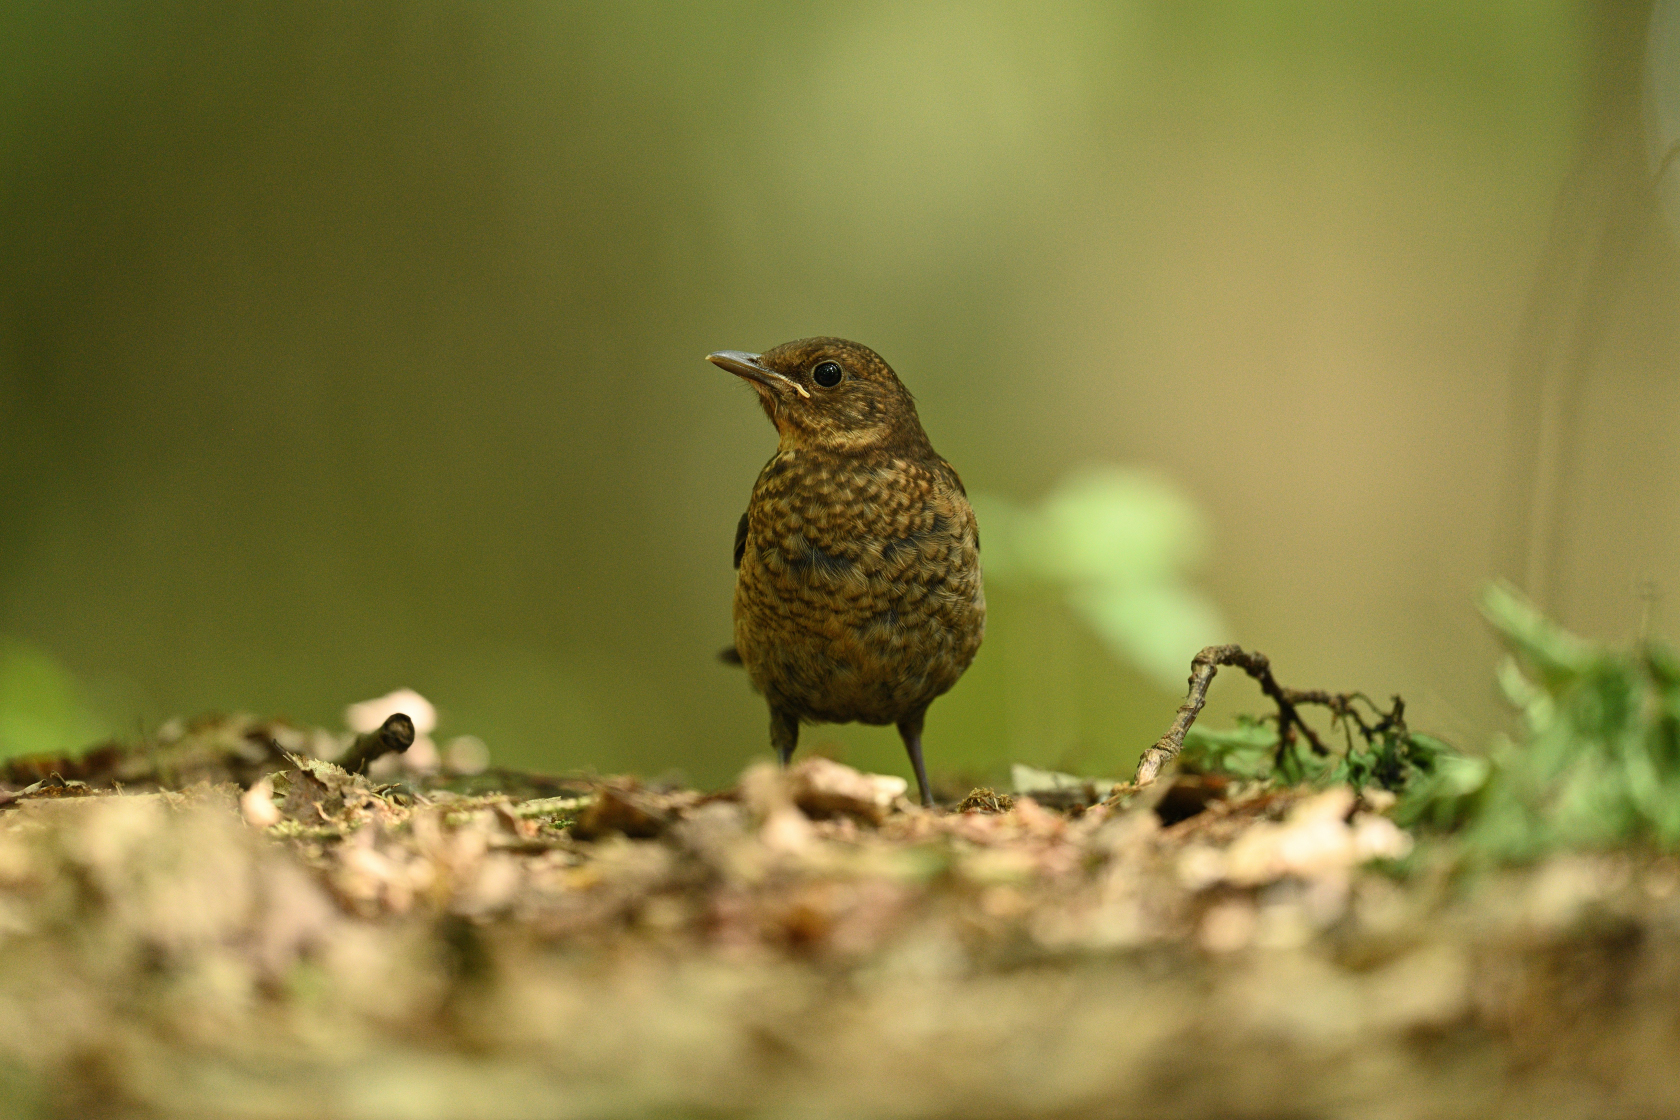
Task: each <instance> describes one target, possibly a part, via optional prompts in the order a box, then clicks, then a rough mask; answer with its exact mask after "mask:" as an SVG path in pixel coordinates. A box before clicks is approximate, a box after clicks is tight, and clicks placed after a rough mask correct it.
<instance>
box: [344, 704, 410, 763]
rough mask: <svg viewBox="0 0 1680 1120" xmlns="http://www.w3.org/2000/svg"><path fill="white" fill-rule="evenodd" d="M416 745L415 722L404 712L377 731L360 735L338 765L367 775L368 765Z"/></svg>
mask: <svg viewBox="0 0 1680 1120" xmlns="http://www.w3.org/2000/svg"><path fill="white" fill-rule="evenodd" d="M413 745H414V721H413V720H411V719H409V718H408V716H406V715H404V714H403V713H402V712H398V713H397V714H396V715H394V716H392V717H391V718H390V719H387V720H386V721H385V722H384V723H382V724H380V725H379V729H378V730H376V731H370V732H369V733H368V734H366V735H358V736H357V737H356V741H355V742H354V743H352V744H351V745H350V749H349V750H347V751H345V752H344V757H343V758H341V759H339V760H338V764H339V765H340V766H342V767H343V768H344V769H345V771H347V772H348V773H351V774H365V773H366V772H367V768H368V763H370V762H372V761H373V760H374V759H376V758H379V757H380V756H382V755H387V754H390V753H391V752H393V751H395V752H396V753H398V754H401V753H403V752H404V751H406V750H408V748H409V747H411V746H413Z"/></svg>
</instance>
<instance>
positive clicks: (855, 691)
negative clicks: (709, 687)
mask: <svg viewBox="0 0 1680 1120" xmlns="http://www.w3.org/2000/svg"><path fill="white" fill-rule="evenodd" d="M706 360H707V361H709V362H711V363H712V364H713V365H716V366H719V367H720V368H722V369H725V370H727V371H729V372H730V373H733V374H735V375H736V376H738V377H740V378H741V379H742V380H744V381H745V382H746V383H747V384H748V385H750V386H751V387H752V388H753V390H754V391H755V392H756V393H757V395H758V401H759V404H760V405H762V406H763V408H764V412H765V414H766V415H768V416H769V417H770V421H771V423H773V424H774V425H775V426H776V432H777V437H778V438H777V443H776V453H775V454H774V455H772V456H771V457H770V461H769V462H767V463H766V464H765V465H764V469H763V470H762V471H760V472H759V475H758V481H757V482H756V483H755V484H754V485H753V489H752V497H751V499H750V500H749V501H748V503H747V510H746V512H745V513H743V514H742V515H741V519H740V521H739V523H738V524H737V525H736V529H735V573H736V574H735V599H734V608H733V613H734V626H735V641H734V644H733V645H732V646H731V647H730V648H728V649H726V650H724V651H723V657H724V660H726V661H729V662H733V663H737V664H740V665H742V666H743V667H745V669H746V671H747V677H748V679H749V680H750V681H751V682H752V685H753V687H754V688H755V689H757V691H759V692H760V693H762V694H763V695H764V698H765V700H766V702H767V703H768V705H769V708H770V742H771V746H772V747H774V748H775V751H776V753H777V755H778V757H779V758H780V759H781V762H782V765H783V766H786V765H787V764H788V762H789V760H790V759H791V758H792V756H793V752H794V749H795V748H796V747H797V746H798V745H799V728H800V725H801V724H811V723H853V722H857V723H867V724H875V725H886V724H894V725H896V726H897V728H898V733H899V735H900V737H901V738H902V739H903V740H904V749H905V751H906V753H908V754H909V756H910V765H911V767H912V768H913V769H914V770H915V773H916V784H917V787H918V791H919V792H920V794H921V803H922V804H923V805H924V806H928V807H931V806H932V805H933V797H932V795H931V793H930V791H929V788H928V780H927V769H926V766H925V765H924V763H923V759H922V726H923V721H924V719H925V717H926V715H927V710H928V705H930V704H931V703H933V701H934V700H935V699H936V698H938V697H939V696H941V695H943V694H944V693H946V692H947V691H949V690H950V688H951V686H952V685H954V684H956V683H957V679H958V678H959V677H961V676H962V675H963V672H964V671H965V670H966V669H967V668H968V666H969V664H970V663H971V662H972V661H973V660H974V655H975V654H976V653H977V652H978V651H979V649H980V643H981V640H982V639H983V638H984V637H985V633H986V596H985V589H984V586H983V583H982V579H981V569H980V531H979V527H978V526H977V525H976V523H975V520H974V509H973V507H972V506H971V505H970V504H969V501H968V492H967V491H966V490H965V489H964V488H963V484H962V479H961V478H959V477H958V475H957V472H956V471H955V470H954V469H953V468H952V467H951V464H950V463H948V462H946V461H945V460H944V459H943V458H941V457H940V456H939V454H938V453H937V452H935V451H934V449H933V445H932V444H931V443H929V442H928V437H927V433H926V432H924V431H923V430H922V423H921V420H920V418H919V417H918V416H917V414H916V402H915V399H914V398H913V397H912V396H911V395H910V391H909V390H908V389H906V388H905V387H904V384H903V382H901V381H900V380H899V379H898V375H897V374H896V373H894V372H893V370H892V367H891V366H889V365H888V364H887V363H886V362H885V361H884V360H883V359H882V358H881V356H880V355H879V354H877V353H875V351H873V350H871V349H870V348H869V347H867V346H864V345H862V344H861V343H857V342H848V341H846V340H845V339H841V338H826V337H824V338H802V339H797V340H795V341H793V342H786V343H783V344H782V345H780V346H777V347H775V348H774V349H771V350H766V351H765V352H763V353H762V354H752V353H747V352H745V351H741V350H720V351H717V352H716V353H713V354H708V355H707V356H706Z"/></svg>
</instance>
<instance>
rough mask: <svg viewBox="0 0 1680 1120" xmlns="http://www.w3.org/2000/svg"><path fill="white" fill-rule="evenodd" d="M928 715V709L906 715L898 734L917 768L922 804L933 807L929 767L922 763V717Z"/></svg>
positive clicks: (917, 781)
mask: <svg viewBox="0 0 1680 1120" xmlns="http://www.w3.org/2000/svg"><path fill="white" fill-rule="evenodd" d="M926 715H927V709H926V708H923V709H922V710H921V711H919V712H916V713H914V714H912V715H908V716H905V717H904V718H903V719H901V720H899V721H898V734H899V737H900V738H902V739H903V740H904V749H905V750H906V751H908V752H909V754H910V765H911V766H913V767H915V770H916V786H917V788H918V789H920V790H921V793H922V805H923V807H925V808H928V809H931V808H933V795H932V794H931V793H929V792H928V780H927V768H926V767H924V766H923V765H922V718H923V717H924V716H926Z"/></svg>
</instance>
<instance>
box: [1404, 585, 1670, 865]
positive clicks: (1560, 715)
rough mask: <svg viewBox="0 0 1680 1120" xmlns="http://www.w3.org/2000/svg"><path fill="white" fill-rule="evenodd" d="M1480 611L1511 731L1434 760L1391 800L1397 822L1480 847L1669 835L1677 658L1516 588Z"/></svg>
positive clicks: (1490, 851)
mask: <svg viewBox="0 0 1680 1120" xmlns="http://www.w3.org/2000/svg"><path fill="white" fill-rule="evenodd" d="M1482 613H1483V614H1484V615H1485V616H1486V618H1487V620H1488V622H1489V623H1490V624H1491V625H1492V626H1493V628H1494V630H1495V631H1497V632H1498V634H1499V636H1500V637H1501V638H1502V639H1503V640H1504V642H1505V644H1506V646H1507V648H1508V649H1509V650H1510V657H1509V658H1508V659H1507V660H1506V661H1505V663H1504V664H1503V665H1502V666H1501V668H1500V671H1499V683H1500V686H1501V688H1502V689H1503V691H1504V693H1505V697H1506V699H1507V700H1508V701H1509V702H1510V703H1511V704H1512V706H1513V707H1515V708H1516V709H1517V711H1518V712H1519V713H1520V714H1521V719H1522V734H1521V739H1520V741H1519V740H1516V739H1513V738H1511V737H1509V736H1501V737H1499V738H1498V739H1496V740H1495V741H1494V743H1493V746H1492V748H1491V749H1490V750H1489V751H1488V753H1487V754H1486V755H1485V756H1483V757H1476V758H1455V759H1451V760H1447V761H1444V763H1443V765H1442V766H1441V767H1439V769H1438V770H1437V772H1436V773H1435V774H1433V775H1432V776H1431V777H1430V778H1429V779H1428V780H1427V781H1425V782H1421V783H1419V784H1418V786H1417V787H1416V789H1415V790H1413V791H1412V792H1411V794H1410V795H1409V796H1407V797H1406V798H1404V799H1403V800H1402V802H1401V805H1400V808H1399V813H1400V820H1401V821H1402V823H1406V824H1413V823H1422V824H1431V825H1435V826H1438V827H1445V828H1456V829H1459V830H1460V831H1461V832H1462V835H1463V837H1464V839H1465V841H1466V842H1467V843H1468V844H1469V846H1470V847H1471V849H1472V850H1473V851H1475V852H1477V853H1479V854H1481V855H1483V856H1486V857H1488V858H1491V859H1495V860H1501V861H1507V860H1524V859H1532V858H1536V857H1538V856H1541V855H1544V854H1545V853H1547V852H1549V851H1552V850H1555V849H1559V848H1605V847H1610V846H1613V845H1617V844H1625V843H1638V842H1646V843H1654V844H1656V845H1657V846H1659V847H1662V848H1670V849H1672V848H1674V847H1676V846H1677V844H1680V660H1677V659H1676V657H1675V654H1674V651H1673V650H1672V649H1670V648H1669V647H1668V646H1667V645H1664V644H1662V643H1659V642H1656V641H1653V640H1645V641H1643V642H1641V643H1640V644H1639V645H1638V646H1637V647H1636V648H1634V649H1633V650H1626V651H1625V650H1616V649H1611V648H1607V647H1605V646H1602V645H1599V644H1597V643H1594V642H1589V641H1585V640H1583V639H1581V638H1579V637H1576V636H1575V635H1573V634H1571V633H1569V632H1567V631H1565V630H1564V629H1562V628H1561V627H1559V626H1557V625H1556V624H1554V623H1552V622H1551V621H1549V620H1548V619H1546V618H1545V617H1544V616H1543V615H1542V614H1541V613H1540V612H1539V610H1537V609H1536V608H1535V607H1534V606H1533V605H1532V604H1531V603H1529V602H1528V601H1527V600H1526V599H1524V598H1523V597H1522V596H1521V595H1519V594H1518V593H1517V592H1516V591H1514V590H1512V589H1511V588H1509V587H1506V586H1503V585H1496V586H1494V587H1491V588H1490V589H1489V590H1488V591H1487V593H1486V594H1485V596H1484V597H1483V600H1482Z"/></svg>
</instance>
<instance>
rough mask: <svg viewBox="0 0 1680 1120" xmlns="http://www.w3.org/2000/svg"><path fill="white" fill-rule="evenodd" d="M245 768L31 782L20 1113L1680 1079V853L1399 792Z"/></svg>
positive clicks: (948, 1107)
mask: <svg viewBox="0 0 1680 1120" xmlns="http://www.w3.org/2000/svg"><path fill="white" fill-rule="evenodd" d="M242 726H248V725H242ZM210 734H211V737H220V741H226V734H225V733H224V732H211V733H210ZM235 738H236V739H237V740H242V741H245V742H250V741H251V740H249V738H248V736H247V735H246V733H245V731H240V732H239V733H238V734H237V735H236V736H235ZM305 742H306V740H305ZM292 745H293V746H299V743H298V741H297V740H293V742H292ZM263 749H264V750H265V751H266V750H267V748H266V747H265V748H263ZM241 750H242V748H241ZM205 757H206V756H205V755H203V754H200V755H199V758H200V763H199V764H198V765H197V766H196V767H193V768H183V769H190V770H191V772H194V773H208V772H213V771H214V768H213V767H210V766H208V765H207V764H205V763H204V762H203V759H204V758H205ZM266 757H267V756H266V755H265V758H266ZM110 765H112V766H121V765H123V764H122V763H120V761H116V762H113V763H111V764H110ZM253 769H254V770H257V771H260V773H256V774H255V775H254V776H252V777H251V778H250V780H249V781H246V782H243V783H241V782H238V781H236V780H233V779H232V778H230V777H229V774H228V773H227V772H226V771H224V773H223V774H222V775H221V776H220V777H218V778H217V779H216V780H214V781H208V780H207V781H198V782H195V783H192V784H189V785H188V786H186V787H184V788H182V789H180V790H170V789H159V790H152V791H135V790H133V789H130V790H128V791H127V792H124V793H121V794H118V793H116V792H114V791H111V790H97V789H95V788H94V786H93V784H92V783H88V784H86V785H85V786H82V787H79V788H80V789H81V792H82V795H81V796H67V794H68V793H69V791H71V790H72V789H73V788H78V787H75V786H73V784H72V783H74V782H87V779H69V778H66V777H62V776H61V778H60V779H59V780H58V784H56V785H51V786H49V785H42V786H41V787H40V788H39V789H34V786H33V783H31V784H30V785H29V786H28V787H27V788H20V789H18V790H15V791H13V793H12V794H11V797H12V800H11V801H10V802H9V808H7V810H6V811H5V812H3V813H0V1084H3V1085H6V1086H8V1087H11V1086H14V1085H15V1086H19V1087H20V1088H19V1089H18V1091H17V1092H16V1093H15V1094H13V1095H11V1096H9V1097H8V1099H16V1100H30V1101H35V1102H37V1106H31V1107H32V1108H33V1109H34V1111H17V1110H15V1109H14V1110H13V1111H12V1112H9V1113H8V1112H7V1108H8V1107H9V1106H7V1105H4V1104H0V1114H8V1115H9V1114H15V1115H40V1116H55V1117H56V1116H75V1115H86V1114H98V1115H106V1116H134V1117H154V1116H155V1117H164V1116H180V1115H190V1116H201V1117H221V1116H228V1117H232V1116H275V1117H289V1116H305V1115H331V1116H369V1117H372V1116H380V1117H386V1116H391V1117H404V1116H428V1117H455V1116H459V1117H501V1116H508V1117H515V1116H530V1115H543V1116H555V1117H600V1116H626V1117H629V1116H642V1115H649V1114H662V1115H702V1114H703V1115H713V1116H722V1115H752V1116H783V1115H786V1116H793V1115H799V1116H823V1115H842V1114H843V1115H851V1116H859V1117H868V1116H895V1117H903V1116H951V1115H965V1114H983V1115H1009V1116H1046V1117H1048V1116H1067V1115H1075V1114H1078V1115H1086V1114H1092V1115H1113V1116H1121V1115H1139V1114H1150V1115H1165V1116H1184V1117H1190V1116H1202V1115H1291V1116H1327V1117H1328V1116H1345V1115H1358V1114H1365V1113H1367V1112H1369V1111H1372V1110H1373V1109H1376V1110H1378V1111H1383V1110H1386V1112H1393V1113H1396V1114H1424V1115H1434V1116H1447V1117H1455V1116H1465V1117H1469V1116H1478V1117H1480V1116H1508V1115H1509V1116H1516V1115H1519V1114H1533V1115H1538V1116H1548V1115H1579V1116H1588V1115H1595V1114H1596V1115H1602V1114H1609V1113H1616V1114H1641V1115H1664V1114H1674V1113H1675V1112H1676V1111H1680V1088H1677V1087H1676V1086H1674V1085H1673V1084H1671V1082H1672V1080H1673V1079H1672V1078H1671V1077H1670V1076H1669V1074H1668V1073H1667V1070H1668V1068H1669V1067H1668V1063H1667V1060H1666V1057H1665V1056H1666V1055H1671V1054H1672V1052H1673V1048H1674V1046H1675V1045H1676V1043H1677V1041H1680V1039H1677V1038H1676V1035H1677V1028H1676V1025H1675V1020H1674V1016H1673V1013H1672V1008H1673V1006H1674V1004H1675V1001H1676V997H1677V996H1680V979H1677V978H1680V937H1676V936H1675V933H1676V932H1677V931H1680V863H1676V861H1675V860H1673V859H1672V858H1668V857H1660V856H1655V855H1639V854H1632V853H1607V854H1603V855H1598V856H1580V855H1576V856H1568V857H1557V858H1555V859H1552V860H1549V861H1546V862H1544V863H1541V864H1538V865H1536V866H1535V867H1532V868H1529V869H1524V870H1506V871H1498V872H1489V873H1487V874H1486V877H1485V878H1484V879H1482V880H1480V881H1479V886H1477V888H1476V890H1475V892H1474V896H1472V895H1471V893H1470V892H1469V891H1467V890H1466V887H1465V884H1464V883H1463V882H1462V881H1461V880H1460V879H1459V878H1457V877H1456V875H1455V873H1454V872H1453V870H1452V868H1451V867H1449V866H1446V865H1444V864H1443V863H1442V862H1441V861H1440V860H1438V859H1437V858H1435V857H1434V856H1432V854H1431V851H1430V849H1429V848H1428V847H1427V846H1422V847H1417V848H1415V849H1414V847H1413V839H1412V837H1411V836H1410V835H1409V834H1408V833H1407V832H1405V831H1404V830H1402V829H1401V828H1399V827H1398V826H1397V825H1395V824H1394V823H1393V821H1392V820H1391V819H1390V818H1389V817H1388V816H1387V815H1386V811H1387V809H1389V808H1391V807H1392V805H1393V799H1392V798H1385V797H1383V796H1382V795H1381V793H1380V791H1367V793H1366V794H1364V795H1356V794H1355V793H1354V792H1353V791H1352V790H1351V789H1350V788H1348V787H1346V786H1339V785H1332V786H1329V787H1328V788H1324V789H1317V788H1310V787H1297V788H1277V787H1270V786H1259V785H1253V784H1249V785H1244V784H1242V783H1224V784H1222V785H1221V784H1217V783H1208V782H1206V781H1203V780H1202V779H1201V777H1198V776H1194V775H1180V776H1177V777H1174V778H1172V779H1171V781H1170V782H1169V781H1168V780H1165V779H1163V780H1162V781H1159V782H1157V783H1155V784H1154V785H1153V786H1151V787H1148V788H1145V789H1141V790H1140V789H1137V788H1135V787H1117V788H1116V792H1115V794H1114V795H1113V796H1111V797H1110V798H1109V800H1108V801H1106V802H1103V803H1091V804H1075V805H1070V806H1069V807H1067V808H1066V809H1065V810H1062V809H1057V808H1056V807H1054V802H1055V800H1056V798H1055V795H1054V793H1053V790H1052V787H1051V785H1050V784H1048V783H1047V784H1046V786H1045V787H1044V788H1045V789H1046V797H1045V800H1047V801H1051V802H1052V804H1051V805H1047V804H1045V801H1041V800H1040V799H1039V798H1038V797H1037V796H1031V795H1025V794H1018V795H1016V796H1014V797H1009V796H1008V795H999V794H996V793H994V792H993V791H990V790H976V791H975V792H974V793H973V794H971V795H970V796H969V798H967V799H965V801H964V802H963V804H962V805H961V806H959V809H960V811H957V812H940V811H928V810H924V809H922V808H920V807H919V806H916V805H913V804H911V803H909V802H908V801H907V800H906V799H905V798H904V796H903V795H904V792H905V790H906V783H905V782H904V781H903V779H900V778H893V777H886V776H881V775H869V774H863V773H860V772H858V771H856V770H852V769H850V768H847V767H844V766H841V765H840V764H838V763H834V762H831V761H827V760H814V759H813V760H808V761H806V762H803V763H801V765H800V766H798V767H795V768H793V769H791V770H788V771H783V770H781V769H780V768H778V767H776V766H774V765H769V764H761V765H756V766H753V767H751V768H749V769H748V770H747V771H746V772H745V773H744V774H743V775H742V776H741V780H740V782H739V783H738V784H737V785H736V786H735V787H733V788H731V789H728V790H724V791H721V792H718V793H712V794H705V793H701V792H700V791H695V790H682V789H662V788H654V787H649V786H647V785H644V784H642V783H640V782H636V781H634V780H632V779H628V778H607V777H594V778H590V779H567V780H565V782H564V783H562V782H560V781H558V780H547V779H544V780H540V781H528V782H510V783H507V784H508V785H509V786H510V787H511V788H510V789H501V790H498V789H490V788H487V787H486V786H484V785H483V784H474V785H473V786H470V787H466V788H465V789H462V788H456V789H450V788H440V787H438V786H429V785H427V784H426V783H424V782H422V783H420V784H419V785H410V784H405V783H394V784H387V783H380V782H378V781H375V780H372V779H370V778H368V777H367V776H366V775H361V774H351V773H347V772H346V771H344V770H343V769H342V768H340V767H338V766H337V765H335V764H333V763H331V762H328V761H324V760H322V759H320V758H317V757H313V756H312V755H311V754H310V753H309V752H308V751H306V750H301V749H299V750H292V749H291V748H286V749H284V750H282V752H281V753H280V755H279V756H278V757H277V758H275V759H269V760H268V761H267V762H265V763H264V765H263V766H261V767H253ZM483 780H484V775H479V776H477V778H476V779H475V783H482V782H483ZM36 781H45V779H36ZM1180 782H1182V783H1184V788H1185V790H1186V792H1185V793H1184V794H1183V795H1182V796H1180V797H1177V798H1175V797H1174V796H1173V794H1172V790H1173V789H1174V788H1175V787H1176V786H1177V785H1178V784H1179V783H1180ZM1058 783H1059V784H1058V786H1057V788H1075V787H1073V786H1070V785H1069V784H1068V783H1065V782H1059V780H1058ZM1093 785H1094V786H1096V785H1100V786H1101V788H1094V790H1093V792H1095V793H1104V792H1106V790H1107V788H1109V785H1110V783H1100V784H1098V783H1093ZM30 789H33V792H29V790H30ZM47 789H58V790H59V793H58V794H57V795H52V794H45V793H44V792H43V791H45V790H47ZM1079 800H1085V798H1083V797H1081V798H1080V799H1079ZM1373 860H1376V861H1379V863H1380V864H1381V865H1382V867H1383V868H1384V869H1382V870H1379V869H1373V866H1372V861H1373ZM1397 861H1405V863H1406V865H1407V867H1409V869H1410V870H1409V873H1408V874H1406V875H1404V876H1399V877H1397V876H1396V875H1395V874H1394V872H1393V868H1394V867H1395V866H1396V863H1397ZM8 1092H9V1089H8ZM1560 1100H1561V1101H1566V1102H1571V1103H1569V1105H1568V1107H1567V1108H1564V1107H1562V1106H1559V1105H1558V1104H1557V1102H1558V1101H1560ZM1378 1106H1380V1108H1379V1107H1378ZM21 1107H22V1106H18V1108H21Z"/></svg>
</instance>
